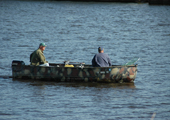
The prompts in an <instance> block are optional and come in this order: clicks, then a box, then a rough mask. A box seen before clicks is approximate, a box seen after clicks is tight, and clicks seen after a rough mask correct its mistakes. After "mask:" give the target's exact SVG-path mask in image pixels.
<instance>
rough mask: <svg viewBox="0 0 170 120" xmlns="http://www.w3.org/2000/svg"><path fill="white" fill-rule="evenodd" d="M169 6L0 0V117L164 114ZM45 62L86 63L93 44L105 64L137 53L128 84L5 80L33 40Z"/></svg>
mask: <svg viewBox="0 0 170 120" xmlns="http://www.w3.org/2000/svg"><path fill="white" fill-rule="evenodd" d="M169 16H170V7H169V6H149V5H148V4H137V3H103V2H102V3H95V2H54V1H53V2H52V1H36V2H34V1H0V51H1V54H0V76H1V77H0V96H1V97H0V119H1V120H7V119H8V120H9V119H10V120H14V119H28V120H30V119H35V120H39V119H51V120H52V119H54V120H56V119H57V120H61V119H62V120H87V119H89V120H96V119H97V120H132V119H133V120H150V119H151V117H152V115H153V113H155V114H156V116H155V118H154V120H160V119H161V120H168V119H169V118H170V114H169V113H170V92H169V91H170V82H169V80H170V74H169V73H170V17H169ZM41 42H45V43H46V44H47V45H48V46H47V47H46V50H45V51H44V54H45V56H46V59H47V60H48V61H49V62H61V61H65V60H70V61H73V62H85V63H86V64H91V59H92V58H93V56H94V54H95V53H97V48H98V46H103V47H104V48H105V53H107V54H108V55H109V56H110V58H111V61H112V64H116V65H120V64H125V63H126V62H128V61H129V60H131V59H132V58H134V57H140V60H139V61H138V62H137V63H138V74H137V77H136V79H135V83H134V84H101V83H100V84H98V83H54V82H40V81H37V82H36V81H31V80H13V79H12V78H9V76H11V75H12V71H11V62H12V60H14V59H15V60H23V61H24V62H25V63H26V64H29V55H30V54H31V52H32V51H34V50H35V49H37V47H38V45H39V43H41Z"/></svg>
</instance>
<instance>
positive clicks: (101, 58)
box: [92, 53, 112, 67]
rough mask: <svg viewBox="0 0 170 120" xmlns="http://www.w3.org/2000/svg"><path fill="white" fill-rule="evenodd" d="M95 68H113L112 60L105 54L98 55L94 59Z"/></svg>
mask: <svg viewBox="0 0 170 120" xmlns="http://www.w3.org/2000/svg"><path fill="white" fill-rule="evenodd" d="M92 66H93V67H109V66H112V64H111V61H110V58H109V56H108V55H107V54H105V53H98V54H96V55H95V56H94V57H93V59H92Z"/></svg>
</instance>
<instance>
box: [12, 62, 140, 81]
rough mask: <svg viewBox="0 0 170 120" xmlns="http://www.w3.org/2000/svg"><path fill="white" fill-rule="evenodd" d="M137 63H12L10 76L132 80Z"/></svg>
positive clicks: (135, 72) (54, 78)
mask: <svg viewBox="0 0 170 120" xmlns="http://www.w3.org/2000/svg"><path fill="white" fill-rule="evenodd" d="M136 74H137V65H131V66H117V65H116V66H111V67H91V66H90V65H84V66H83V67H79V66H77V67H76V66H75V67H64V65H63V64H50V66H31V65H24V64H18V63H16V61H13V63H12V77H13V78H20V79H35V80H47V81H59V82H60V81H62V82H113V83H114V82H133V81H134V80H135V78H136Z"/></svg>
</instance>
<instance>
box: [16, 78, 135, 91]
mask: <svg viewBox="0 0 170 120" xmlns="http://www.w3.org/2000/svg"><path fill="white" fill-rule="evenodd" d="M13 81H20V82H25V83H29V85H31V86H43V87H45V86H49V85H53V86H63V87H75V88H76V87H95V88H119V89H128V88H136V86H135V83H97V82H51V81H50V82H48V81H37V80H36V81H35V80H32V79H26V80H23V79H13Z"/></svg>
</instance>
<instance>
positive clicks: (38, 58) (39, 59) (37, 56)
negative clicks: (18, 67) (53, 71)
mask: <svg viewBox="0 0 170 120" xmlns="http://www.w3.org/2000/svg"><path fill="white" fill-rule="evenodd" d="M46 46H47V45H45V43H40V45H39V48H38V49H37V50H35V51H34V52H33V53H31V55H30V62H31V65H35V66H38V65H40V66H49V63H48V62H47V61H46V59H45V56H44V54H43V51H44V50H45V48H46Z"/></svg>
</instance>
